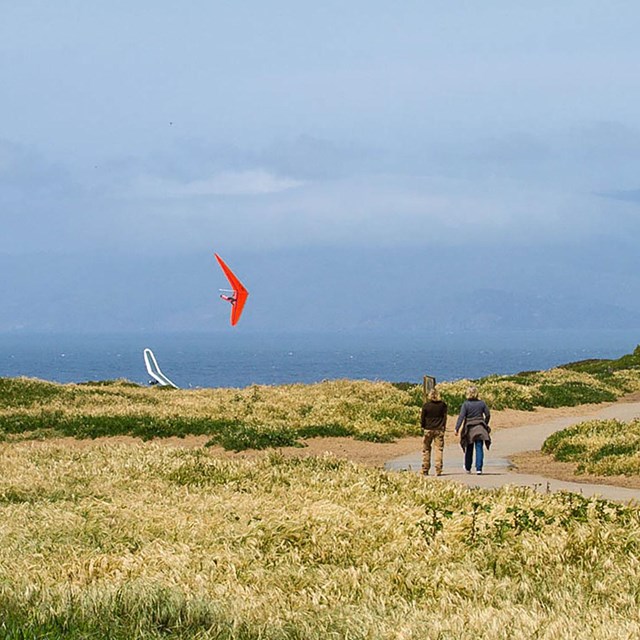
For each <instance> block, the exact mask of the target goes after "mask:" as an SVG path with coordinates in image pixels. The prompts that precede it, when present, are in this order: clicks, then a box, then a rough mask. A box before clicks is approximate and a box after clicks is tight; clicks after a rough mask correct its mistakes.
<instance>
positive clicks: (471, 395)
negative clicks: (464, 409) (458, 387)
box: [467, 384, 478, 400]
mask: <svg viewBox="0 0 640 640" xmlns="http://www.w3.org/2000/svg"><path fill="white" fill-rule="evenodd" d="M477 399H478V387H476V386H475V385H473V384H472V385H471V386H470V387H468V388H467V400H477Z"/></svg>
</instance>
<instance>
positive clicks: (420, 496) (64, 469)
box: [0, 442, 640, 640]
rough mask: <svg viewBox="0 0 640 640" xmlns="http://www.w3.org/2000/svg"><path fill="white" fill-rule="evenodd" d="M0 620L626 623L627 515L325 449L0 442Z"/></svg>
mask: <svg viewBox="0 0 640 640" xmlns="http://www.w3.org/2000/svg"><path fill="white" fill-rule="evenodd" d="M0 464H1V467H2V474H0V542H1V544H0V611H1V612H2V617H1V620H0V637H1V638H35V637H38V638H50V639H57V638H65V639H69V638H71V639H75V638H78V639H79V638H111V639H120V638H122V639H125V638H126V639H127V640H130V639H133V638H200V639H205V638H217V639H231V638H234V639H257V638H261V639H264V640H271V639H273V640H275V639H278V640H280V639H285V638H286V639H290V638H296V639H305V640H313V639H316V638H318V639H320V638H322V639H323V640H324V639H326V638H335V639H336V640H337V639H343V638H350V639H361V638H362V639H365V638H366V639H371V640H374V639H375V640H384V639H387V638H389V639H391V638H402V639H410V638H416V639H417V638H420V639H427V640H429V639H433V640H435V639H436V638H437V639H439V640H447V639H451V640H453V639H455V640H458V639H459V638H464V637H473V638H477V639H479V640H494V639H495V640H497V639H506V638H509V639H524V638H527V639H529V638H539V639H547V638H548V639H551V638H554V639H555V638H558V637H562V638H570V637H575V638H577V637H588V638H598V639H599V638H602V639H605V638H611V639H613V638H615V639H616V640H619V639H621V638H637V637H638V636H639V635H640V560H639V554H640V513H639V512H638V510H636V509H633V508H629V507H623V506H620V505H614V504H611V503H606V502H603V501H598V500H595V499H591V500H586V499H584V498H582V497H580V496H578V495H575V494H549V495H545V494H537V493H535V492H533V491H532V490H529V489H516V488H506V489H503V490H500V491H493V492H485V491H470V490H467V489H464V488H462V487H460V486H456V485H453V484H441V483H436V482H427V481H424V480H423V479H421V478H419V477H417V476H415V475H413V474H389V473H385V472H383V471H381V470H376V469H371V468H364V467H358V466H356V465H354V464H352V463H349V462H346V461H339V460H337V459H334V458H311V459H305V460H297V459H284V458H282V457H279V456H277V455H275V454H274V455H272V456H270V457H268V458H266V459H263V460H260V461H252V462H248V461H223V460H220V459H216V458H214V457H212V455H211V454H210V453H209V452H208V450H206V449H200V450H186V449H175V448H167V447H161V446H160V445H156V444H153V443H141V444H139V445H124V444H119V445H114V444H112V445H109V444H104V443H102V444H99V443H93V444H89V445H88V446H86V447H82V448H79V449H78V448H74V449H69V448H64V447H62V446H60V445H55V444H53V443H47V442H44V443H34V442H23V443H12V444H9V443H4V444H0Z"/></svg>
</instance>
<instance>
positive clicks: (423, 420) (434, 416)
mask: <svg viewBox="0 0 640 640" xmlns="http://www.w3.org/2000/svg"><path fill="white" fill-rule="evenodd" d="M446 426H447V403H446V402H443V401H442V400H427V401H426V402H425V403H424V404H423V405H422V413H421V415H420V427H421V428H422V430H423V431H425V430H426V429H437V430H438V431H444V430H445V427H446Z"/></svg>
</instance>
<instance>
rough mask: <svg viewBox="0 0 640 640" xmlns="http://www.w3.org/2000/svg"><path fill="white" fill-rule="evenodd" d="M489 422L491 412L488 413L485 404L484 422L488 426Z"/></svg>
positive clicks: (485, 404)
mask: <svg viewBox="0 0 640 640" xmlns="http://www.w3.org/2000/svg"><path fill="white" fill-rule="evenodd" d="M489 420H491V411H489V407H487V403H486V402H485V403H484V421H485V423H486V424H487V426H489Z"/></svg>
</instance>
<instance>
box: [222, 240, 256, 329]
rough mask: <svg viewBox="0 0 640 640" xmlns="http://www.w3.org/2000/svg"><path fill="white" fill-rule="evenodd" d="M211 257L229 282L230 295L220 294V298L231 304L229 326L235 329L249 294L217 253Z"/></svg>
mask: <svg viewBox="0 0 640 640" xmlns="http://www.w3.org/2000/svg"><path fill="white" fill-rule="evenodd" d="M213 255H214V256H215V257H216V260H217V261H218V264H219V265H220V266H221V267H222V270H223V271H224V275H225V276H227V280H229V284H230V285H231V291H230V292H229V293H231V295H230V296H227V295H224V294H221V295H220V297H221V298H222V299H223V300H226V301H227V302H230V303H231V326H232V327H235V325H236V324H238V320H240V316H241V315H242V310H243V309H244V303H245V302H246V301H247V297H248V296H249V292H248V291H247V290H246V289H245V286H244V285H243V284H242V282H240V280H238V278H237V277H236V274H235V273H233V271H231V269H229V267H228V266H227V265H226V264H225V262H224V260H223V259H222V258H221V257H220V256H219V255H218V254H217V253H214V254H213Z"/></svg>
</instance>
